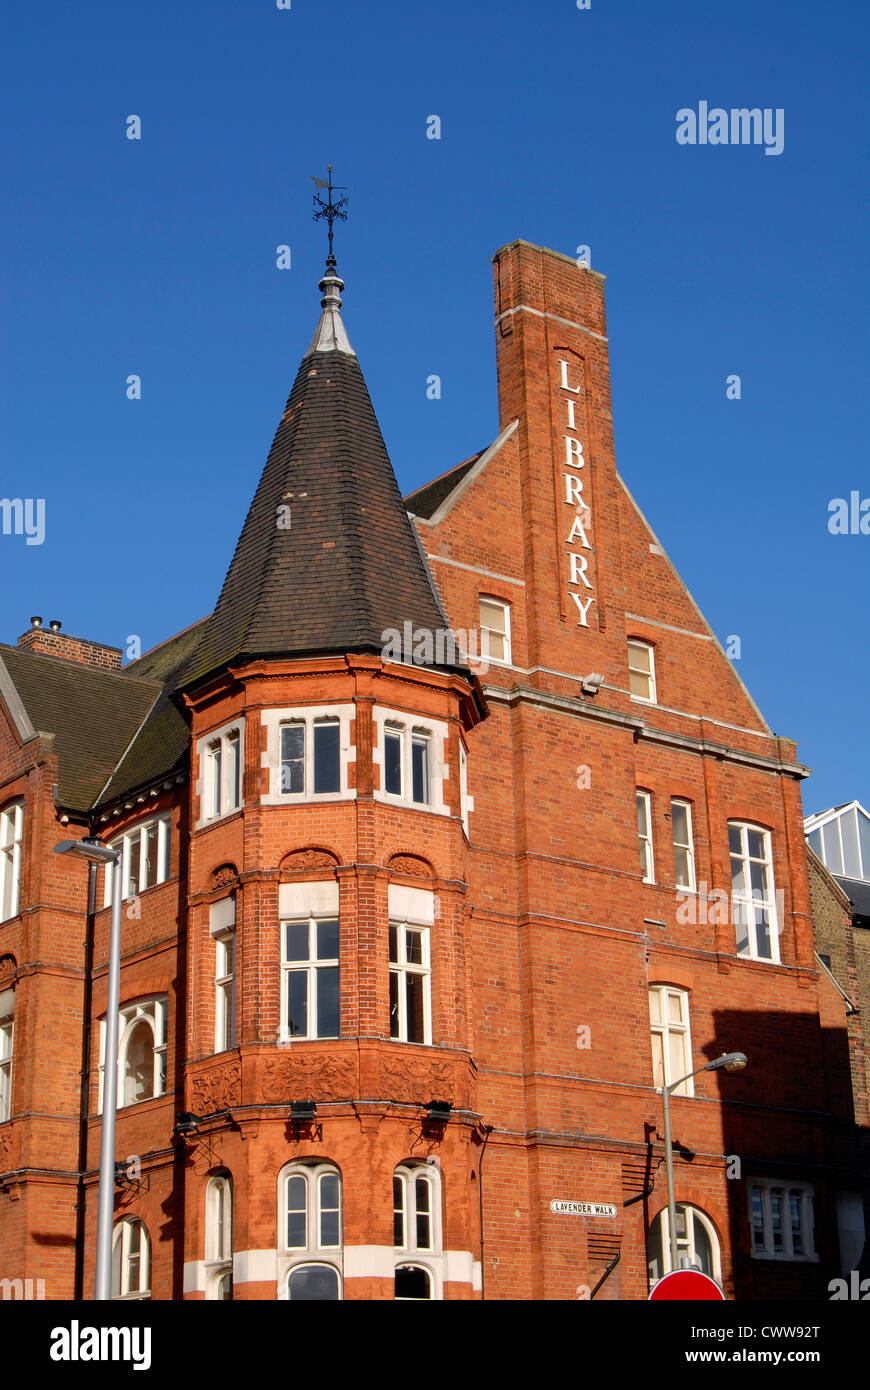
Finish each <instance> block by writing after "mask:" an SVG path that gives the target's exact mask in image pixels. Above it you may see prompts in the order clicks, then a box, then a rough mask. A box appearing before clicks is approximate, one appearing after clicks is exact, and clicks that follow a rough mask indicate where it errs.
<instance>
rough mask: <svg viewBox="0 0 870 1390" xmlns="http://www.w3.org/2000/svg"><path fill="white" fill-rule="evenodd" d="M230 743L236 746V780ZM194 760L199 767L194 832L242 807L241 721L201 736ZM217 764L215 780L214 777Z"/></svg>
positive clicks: (243, 797)
mask: <svg viewBox="0 0 870 1390" xmlns="http://www.w3.org/2000/svg"><path fill="white" fill-rule="evenodd" d="M233 743H236V744H237V758H238V777H237V779H234V778H233V775H232V771H233V759H232V758H231V757H230V753H231V748H232V744H233ZM196 756H197V761H198V763H199V781H198V782H197V784H196V791H197V794H198V796H199V820H198V821H197V823H196V824H197V828H198V827H199V826H201V825H211V824H213V823H214V822H215V821H219V820H225V819H226V817H227V816H233V815H235V813H236V811H239V810H241V808H242V807H243V806H244V804H245V794H244V786H245V723H244V720H243V719H234V720H232V721H231V722H230V723H228V724H224V725H222V726H221V728H219V729H212V730H211V732H210V733H207V734H203V736H202V737H201V738H198V739H197V741H196ZM218 763H219V766H220V777H219V779H218V778H217V777H216V775H215V768H216V764H218ZM234 781H235V782H236V785H234Z"/></svg>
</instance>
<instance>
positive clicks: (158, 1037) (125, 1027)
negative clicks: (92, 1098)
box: [99, 994, 168, 1113]
mask: <svg viewBox="0 0 870 1390" xmlns="http://www.w3.org/2000/svg"><path fill="white" fill-rule="evenodd" d="M167 1016H168V996H167V995H165V994H158V995H154V996H152V997H149V998H146V999H137V1000H136V1001H135V1002H133V1003H130V1004H125V1005H124V1007H123V1008H121V1009H119V1010H118V1084H117V1102H116V1104H117V1108H118V1109H119V1110H121V1109H125V1110H126V1109H128V1108H130V1107H132V1106H134V1105H144V1104H145V1103H146V1101H149V1100H156V1099H157V1098H158V1096H162V1095H165V1094H166V1066H167V1053H166V1036H167ZM143 1020H144V1022H146V1023H147V1024H149V1025H150V1027H151V1034H152V1037H153V1039H154V1042H153V1050H152V1057H153V1063H154V1079H153V1091H152V1094H151V1095H150V1096H143V1097H142V1098H141V1099H140V1100H131V1101H126V1100H125V1099H124V1096H125V1080H126V1077H125V1073H126V1061H127V1046H128V1044H129V1042H130V1038H131V1037H132V1035H133V1033H134V1031H135V1029H136V1027H137V1026H138V1024H139V1023H140V1022H142V1021H143ZM105 1060H106V1020H105V1018H101V1019H100V1069H99V1111H100V1113H102V1109H103V1087H104V1084H105V1077H104V1073H105Z"/></svg>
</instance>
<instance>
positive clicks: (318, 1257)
mask: <svg viewBox="0 0 870 1390" xmlns="http://www.w3.org/2000/svg"><path fill="white" fill-rule="evenodd" d="M278 1193H279V1209H278V1227H279V1240H280V1243H281V1244H280V1249H279V1252H278V1253H279V1288H282V1289H283V1296H284V1297H286V1298H288V1299H290V1300H309V1301H311V1300H326V1301H329V1300H334V1299H340V1298H341V1268H342V1206H341V1174H340V1173H339V1171H338V1169H337V1168H336V1167H335V1165H334V1164H332V1163H316V1162H315V1163H291V1164H289V1165H288V1167H286V1168H284V1169H283V1170H282V1172H281V1175H280V1178H279V1182H278ZM281 1281H283V1283H282V1282H281ZM279 1297H281V1293H279Z"/></svg>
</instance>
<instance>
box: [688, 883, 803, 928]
mask: <svg viewBox="0 0 870 1390" xmlns="http://www.w3.org/2000/svg"><path fill="white" fill-rule="evenodd" d="M774 901H775V903H776V911H775V912H773V906H774ZM750 908H753V909H756V910H758V911H761V912H764V913H766V914H767V916H768V917H771V916H773V917H774V918H775V926H776V931H777V932H778V933H779V932H781V931H782V929H783V923H784V921H785V895H784V893H783V890H782V889H781V888H777V889H776V891H775V892H774V893H773V895H772V896H771V894H769V893H763V892H762V890H761V889H760V888H752V889H747V890H745V891H744V892H742V893H726V891H725V889H724V888H710V887H708V885H707V884H706V883H705V882H704V881H703V880H702V881H701V882H700V883H699V884H698V887H697V891H693V890H691V889H686V888H678V889H677V921H678V922H679V924H680V925H681V926H693V927H695V926H720V927H726V926H741V925H743V924H745V922H746V920H747V915H748V909H750Z"/></svg>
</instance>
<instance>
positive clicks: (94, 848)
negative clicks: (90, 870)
mask: <svg viewBox="0 0 870 1390" xmlns="http://www.w3.org/2000/svg"><path fill="white" fill-rule="evenodd" d="M54 852H55V854H75V855H78V857H79V858H80V859H87V860H89V861H90V862H91V863H92V864H114V863H115V862H116V860H118V859H120V857H121V851H120V850H119V849H109V846H108V845H100V844H98V843H97V841H96V840H61V841H60V843H59V844H56V845H55V847H54Z"/></svg>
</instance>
